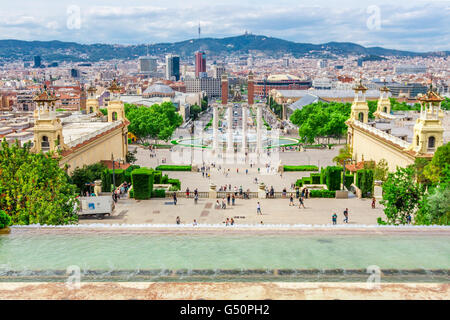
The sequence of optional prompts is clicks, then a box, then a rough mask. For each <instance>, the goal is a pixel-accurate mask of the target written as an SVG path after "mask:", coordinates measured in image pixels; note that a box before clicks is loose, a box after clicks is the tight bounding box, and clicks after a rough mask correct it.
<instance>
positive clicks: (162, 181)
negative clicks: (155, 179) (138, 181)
mask: <svg viewBox="0 0 450 320" xmlns="http://www.w3.org/2000/svg"><path fill="white" fill-rule="evenodd" d="M168 183H169V176H168V175H167V174H165V175H163V176H162V178H161V184H168Z"/></svg>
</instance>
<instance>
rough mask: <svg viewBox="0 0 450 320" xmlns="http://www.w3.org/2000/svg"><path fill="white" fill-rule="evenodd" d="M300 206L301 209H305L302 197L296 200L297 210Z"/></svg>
mask: <svg viewBox="0 0 450 320" xmlns="http://www.w3.org/2000/svg"><path fill="white" fill-rule="evenodd" d="M301 206H302V207H303V209H306V208H305V204H304V202H303V197H300V198H298V208H299V209H300V207H301Z"/></svg>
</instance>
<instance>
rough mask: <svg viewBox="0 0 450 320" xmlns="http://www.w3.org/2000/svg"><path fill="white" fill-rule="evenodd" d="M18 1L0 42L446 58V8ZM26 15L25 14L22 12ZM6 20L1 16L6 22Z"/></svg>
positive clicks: (419, 4)
mask: <svg viewBox="0 0 450 320" xmlns="http://www.w3.org/2000/svg"><path fill="white" fill-rule="evenodd" d="M47 3H48V5H42V4H37V3H34V2H32V1H27V0H18V1H16V2H14V3H8V4H4V5H3V6H2V7H3V10H2V12H3V13H0V17H1V18H2V19H0V21H2V22H0V39H19V40H50V39H51V40H61V41H74V42H79V43H87V44H88V43H110V44H123V45H126V44H141V43H161V42H177V41H182V40H186V39H195V38H197V37H198V26H199V23H200V26H201V30H202V34H201V36H202V37H212V38H221V37H228V36H234V35H238V34H242V33H244V32H245V31H248V32H251V33H253V34H264V35H266V36H271V37H277V38H282V39H286V40H289V41H294V42H300V43H314V44H319V43H326V42H330V41H337V42H354V43H357V44H360V45H363V46H365V47H368V46H369V47H370V46H381V47H385V48H392V49H398V50H409V51H417V52H427V51H443V50H449V47H448V43H449V40H450V33H449V32H448V30H450V22H449V21H448V19H447V17H448V15H449V12H450V5H449V2H448V1H431V2H430V1H403V0H402V1H397V2H396V4H395V5H392V3H391V2H388V1H378V3H377V5H373V3H370V2H367V1H365V2H364V3H360V2H357V1H353V0H347V1H343V2H340V3H339V6H338V5H336V4H329V3H326V2H325V1H318V2H315V4H314V5H310V4H307V3H306V2H301V1H300V2H299V1H289V0H284V1H277V3H276V4H272V3H270V2H263V3H260V2H257V1H248V2H246V3H245V4H242V3H240V2H238V1H234V0H233V1H227V2H224V1H215V2H214V4H211V3H208V2H205V1H199V0H198V1H195V2H194V3H192V4H190V6H189V7H188V6H187V5H186V4H183V3H182V2H181V1H172V2H171V3H170V4H167V3H164V2H162V1H159V0H157V1H153V2H152V4H151V5H148V2H145V1H140V0H137V1H133V2H131V3H130V4H129V5H128V6H120V5H119V2H118V1H114V0H112V1H97V2H96V4H95V5H92V4H91V3H90V2H88V1H85V0H82V1H79V2H78V5H73V4H72V3H71V2H69V1H65V0H64V1H47ZM25 8H26V9H25ZM6 13H7V14H6Z"/></svg>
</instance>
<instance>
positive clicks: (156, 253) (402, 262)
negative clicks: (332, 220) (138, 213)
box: [0, 232, 450, 273]
mask: <svg viewBox="0 0 450 320" xmlns="http://www.w3.org/2000/svg"><path fill="white" fill-rule="evenodd" d="M71 265H77V266H79V267H80V268H81V269H83V270H109V271H113V270H155V269H167V270H180V269H188V270H193V269H196V270H217V269H226V270H228V269H238V270H253V269H263V270H272V269H320V270H327V269H365V268H367V267H368V266H370V265H377V266H379V267H380V268H382V269H401V270H410V269H425V270H431V269H444V270H448V269H450V241H448V237H445V236H391V235H380V236H374V235H368V236H363V235H358V236H347V235H345V236H339V235H326V236H325V235H318V236H306V235H304V236H302V235H288V236H283V235H261V236H260V235H211V234H210V235H154V234H113V233H101V234H92V233H89V234H82V233H81V234H51V233H50V234H37V233H34V232H33V233H27V232H19V233H14V232H13V233H12V234H10V235H2V236H0V273H1V272H2V270H3V272H4V271H5V270H16V271H21V270H41V271H44V270H65V269H66V268H67V267H68V266H71Z"/></svg>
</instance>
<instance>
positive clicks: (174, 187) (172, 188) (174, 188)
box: [169, 186, 180, 191]
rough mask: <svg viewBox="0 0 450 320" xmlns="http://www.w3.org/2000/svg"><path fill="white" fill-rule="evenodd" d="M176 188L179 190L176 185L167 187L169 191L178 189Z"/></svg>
mask: <svg viewBox="0 0 450 320" xmlns="http://www.w3.org/2000/svg"><path fill="white" fill-rule="evenodd" d="M178 190H180V189H178V187H177V186H171V187H170V188H169V191H178Z"/></svg>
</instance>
